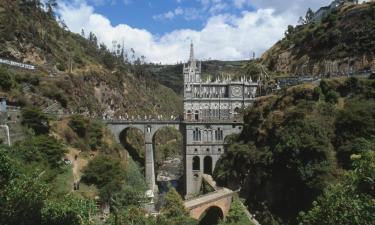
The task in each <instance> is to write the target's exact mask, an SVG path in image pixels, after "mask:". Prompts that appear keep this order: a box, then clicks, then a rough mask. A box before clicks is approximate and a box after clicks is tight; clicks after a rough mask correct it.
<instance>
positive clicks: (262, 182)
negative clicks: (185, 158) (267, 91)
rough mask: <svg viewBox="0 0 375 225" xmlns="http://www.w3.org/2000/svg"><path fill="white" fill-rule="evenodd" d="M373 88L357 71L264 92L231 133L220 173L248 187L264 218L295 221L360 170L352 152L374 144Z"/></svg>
mask: <svg viewBox="0 0 375 225" xmlns="http://www.w3.org/2000/svg"><path fill="white" fill-rule="evenodd" d="M374 94H375V82H374V80H368V79H356V78H350V79H335V80H323V81H322V82H321V83H320V86H318V87H315V86H314V85H302V86H296V87H293V88H290V89H288V90H285V91H282V92H281V93H279V94H277V95H273V96H268V97H264V98H261V99H260V100H259V101H257V102H256V103H255V105H254V107H252V108H251V109H249V111H248V112H247V113H246V115H245V128H244V131H243V132H242V134H241V135H240V136H238V137H231V138H228V142H230V143H231V144H230V146H229V148H228V151H227V152H226V153H225V154H224V157H222V158H221V159H220V161H219V163H218V166H217V167H216V170H215V177H216V180H217V181H218V182H219V183H220V184H222V185H229V186H230V187H233V188H238V187H241V188H242V189H241V194H242V195H243V196H244V197H245V198H246V199H247V204H248V205H249V207H250V208H251V209H252V210H253V211H254V210H256V212H257V218H259V220H260V221H261V222H262V223H265V224H295V223H296V220H297V215H298V213H299V212H300V211H302V210H304V211H306V210H309V209H310V208H311V207H312V202H313V201H314V200H316V199H317V197H318V196H319V195H321V194H322V193H323V191H324V190H325V188H327V186H328V185H330V184H334V183H335V182H337V181H339V182H340V181H341V180H342V179H343V174H345V173H346V171H347V170H352V169H354V170H356V168H355V167H354V168H353V166H352V159H351V156H353V154H354V155H355V154H359V155H362V154H364V153H363V152H364V150H366V149H368V150H370V151H371V150H372V151H373V150H374V149H373V144H374V142H373V141H374V136H375V102H374V96H375V95H374ZM364 143H372V147H370V148H368V147H364ZM368 145H369V146H371V144H368ZM363 157H365V156H363ZM369 160H370V159H369ZM238 162H242V163H238ZM372 163H374V162H372ZM361 172H362V171H360V172H359V173H361ZM357 175H358V176H362V175H363V176H366V174H362V175H359V174H357ZM369 179H371V178H369ZM343 182H345V181H343ZM372 185H374V184H373V183H372ZM373 187H374V186H372V188H373ZM336 191H339V190H330V189H328V191H327V192H330V193H332V192H335V193H334V194H338V193H336ZM346 194H349V193H346ZM318 202H319V204H327V203H325V202H324V200H318ZM332 204H333V203H332ZM368 204H373V202H372V203H371V202H369V203H368ZM372 206H373V205H372ZM372 206H369V207H370V208H371V207H372ZM332 207H333V206H332ZM315 210H319V209H315ZM367 210H369V208H367ZM332 213H334V212H332ZM315 214H316V215H321V214H318V212H316V213H315ZM306 218H307V217H306ZM320 219H323V218H320ZM363 219H364V218H363ZM323 220H324V219H323ZM361 221H365V219H364V220H361ZM364 224H366V223H364Z"/></svg>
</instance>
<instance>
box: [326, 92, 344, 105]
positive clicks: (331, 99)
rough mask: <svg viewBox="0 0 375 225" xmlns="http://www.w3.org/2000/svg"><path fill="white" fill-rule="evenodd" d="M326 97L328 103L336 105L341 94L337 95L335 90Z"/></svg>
mask: <svg viewBox="0 0 375 225" xmlns="http://www.w3.org/2000/svg"><path fill="white" fill-rule="evenodd" d="M325 96H326V101H327V102H329V103H331V104H336V103H337V102H338V99H339V97H340V94H339V93H337V92H336V91H334V90H329V91H328V92H327V94H326V95H325Z"/></svg>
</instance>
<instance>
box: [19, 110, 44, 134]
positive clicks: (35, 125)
mask: <svg viewBox="0 0 375 225" xmlns="http://www.w3.org/2000/svg"><path fill="white" fill-rule="evenodd" d="M22 125H24V126H26V127H28V128H31V129H33V130H34V132H35V134H37V135H40V134H48V132H49V121H48V117H47V116H46V114H44V113H43V112H42V110H41V109H40V108H37V107H27V108H24V109H23V110H22Z"/></svg>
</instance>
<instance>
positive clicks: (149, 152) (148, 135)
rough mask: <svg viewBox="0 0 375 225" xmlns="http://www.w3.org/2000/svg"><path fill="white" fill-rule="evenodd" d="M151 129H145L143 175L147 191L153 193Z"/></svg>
mask: <svg viewBox="0 0 375 225" xmlns="http://www.w3.org/2000/svg"><path fill="white" fill-rule="evenodd" d="M151 129H152V128H151V127H146V129H145V147H146V149H145V161H146V162H145V173H146V184H147V187H148V189H150V190H152V191H154V192H155V190H156V189H155V187H156V185H155V167H154V165H155V163H154V149H153V144H152V134H153V132H152V131H151Z"/></svg>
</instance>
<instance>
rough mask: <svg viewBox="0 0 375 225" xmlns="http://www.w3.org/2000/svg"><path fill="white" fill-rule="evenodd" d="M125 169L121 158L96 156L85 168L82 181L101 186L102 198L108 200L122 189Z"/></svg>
mask: <svg viewBox="0 0 375 225" xmlns="http://www.w3.org/2000/svg"><path fill="white" fill-rule="evenodd" d="M124 180H125V170H124V168H123V165H122V164H121V161H120V159H118V158H114V157H112V156H108V155H99V156H96V157H95V158H94V159H93V160H91V161H90V162H89V164H88V165H87V166H86V167H85V168H84V169H83V176H82V181H83V182H85V183H87V184H94V185H96V186H97V187H98V188H99V191H100V195H101V197H102V199H104V200H108V199H110V197H111V196H112V195H113V194H115V193H116V192H119V191H120V190H121V187H122V184H123V182H124Z"/></svg>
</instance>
